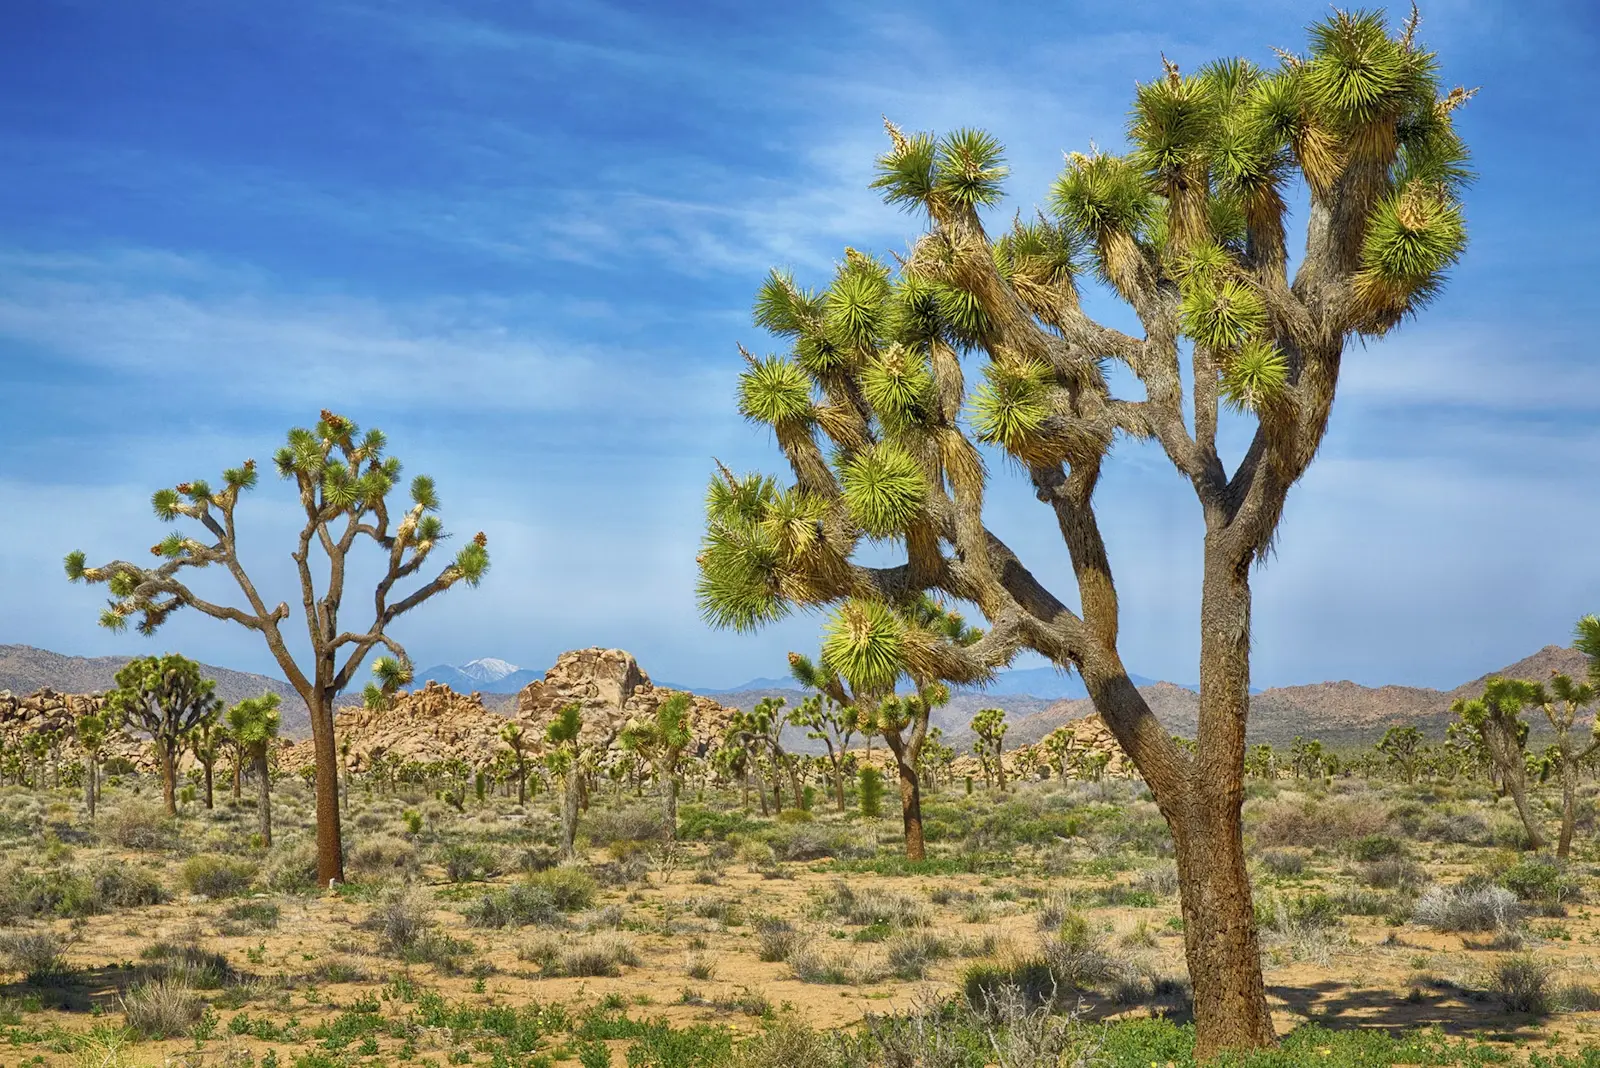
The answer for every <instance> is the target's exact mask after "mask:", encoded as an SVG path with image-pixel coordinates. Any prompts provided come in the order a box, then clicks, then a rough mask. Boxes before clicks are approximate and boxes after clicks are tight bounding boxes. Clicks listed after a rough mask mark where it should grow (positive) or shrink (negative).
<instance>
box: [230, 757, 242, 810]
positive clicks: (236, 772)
mask: <svg viewBox="0 0 1600 1068" xmlns="http://www.w3.org/2000/svg"><path fill="white" fill-rule="evenodd" d="M243 778H244V754H243V753H237V752H236V753H234V754H233V799H234V800H235V801H237V800H239V793H240V787H241V786H242V785H243V784H242V783H241V782H240V780H241V779H243Z"/></svg>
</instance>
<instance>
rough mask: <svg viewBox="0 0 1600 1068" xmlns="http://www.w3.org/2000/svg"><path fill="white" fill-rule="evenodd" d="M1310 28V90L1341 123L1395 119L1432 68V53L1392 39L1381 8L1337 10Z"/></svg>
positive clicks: (1322, 109) (1320, 106) (1307, 69)
mask: <svg viewBox="0 0 1600 1068" xmlns="http://www.w3.org/2000/svg"><path fill="white" fill-rule="evenodd" d="M1310 32H1311V57H1312V58H1311V61H1310V62H1309V63H1308V64H1306V66H1305V91H1306V94H1307V97H1308V99H1309V100H1310V102H1311V104H1312V105H1313V106H1314V107H1315V108H1317V110H1318V111H1320V112H1321V113H1323V114H1324V115H1327V116H1329V117H1330V118H1332V119H1334V120H1335V121H1336V122H1337V123H1338V125H1339V126H1341V127H1344V128H1354V127H1358V126H1362V125H1365V124H1367V123H1370V122H1374V121H1381V120H1384V119H1392V118H1394V117H1395V116H1397V115H1398V114H1400V112H1401V111H1402V110H1403V109H1404V108H1405V106H1406V104H1407V103H1408V102H1409V100H1410V99H1412V98H1413V96H1414V94H1415V92H1416V89H1417V83H1418V79H1419V77H1424V76H1426V75H1427V74H1429V73H1431V66H1430V59H1431V57H1429V56H1427V54H1426V53H1418V52H1414V51H1409V50H1407V49H1406V48H1405V47H1403V46H1402V44H1401V42H1400V41H1397V40H1395V39H1393V38H1391V37H1390V36H1389V30H1388V27H1387V25H1386V24H1385V22H1384V17H1383V13H1382V12H1379V11H1356V12H1344V11H1340V12H1336V13H1335V14H1334V15H1333V16H1332V17H1331V18H1329V19H1327V20H1325V21H1323V22H1320V23H1318V24H1316V25H1314V26H1312V27H1311V31H1310Z"/></svg>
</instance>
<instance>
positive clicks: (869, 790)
mask: <svg viewBox="0 0 1600 1068" xmlns="http://www.w3.org/2000/svg"><path fill="white" fill-rule="evenodd" d="M856 791H857V795H858V800H859V801H860V804H861V814H862V815H863V816H866V817H867V818H868V819H877V818H878V816H879V815H881V814H882V813H883V773H882V772H880V771H879V770H878V769H877V768H871V767H868V768H862V769H861V773H860V774H859V775H858V776H857V778H856Z"/></svg>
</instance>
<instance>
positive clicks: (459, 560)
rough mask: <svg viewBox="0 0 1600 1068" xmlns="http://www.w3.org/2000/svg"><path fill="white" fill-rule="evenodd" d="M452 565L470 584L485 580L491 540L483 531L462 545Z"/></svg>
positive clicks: (463, 579)
mask: <svg viewBox="0 0 1600 1068" xmlns="http://www.w3.org/2000/svg"><path fill="white" fill-rule="evenodd" d="M452 566H453V567H454V569H455V571H456V573H457V574H459V575H460V576H461V580H462V581H463V582H465V583H466V584H467V585H468V586H476V585H477V584H478V583H480V582H482V581H483V576H484V575H485V573H487V572H488V570H489V542H488V539H487V538H485V537H484V536H483V532H482V531H479V532H478V534H477V535H475V536H474V537H473V539H472V540H471V541H469V542H468V543H467V544H465V545H463V546H462V547H461V551H460V552H458V553H456V559H455V563H454V564H453V565H452Z"/></svg>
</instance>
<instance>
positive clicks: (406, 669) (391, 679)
mask: <svg viewBox="0 0 1600 1068" xmlns="http://www.w3.org/2000/svg"><path fill="white" fill-rule="evenodd" d="M372 677H373V680H374V681H375V682H376V683H377V685H378V686H379V688H380V689H382V690H383V692H384V693H386V694H392V693H394V692H395V691H396V690H398V689H400V687H402V686H409V685H410V684H411V679H412V669H411V662H410V661H408V660H401V659H400V658H399V657H394V656H380V657H378V658H377V659H376V660H374V661H373V662H372Z"/></svg>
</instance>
